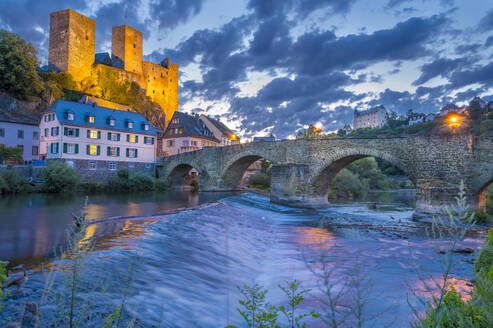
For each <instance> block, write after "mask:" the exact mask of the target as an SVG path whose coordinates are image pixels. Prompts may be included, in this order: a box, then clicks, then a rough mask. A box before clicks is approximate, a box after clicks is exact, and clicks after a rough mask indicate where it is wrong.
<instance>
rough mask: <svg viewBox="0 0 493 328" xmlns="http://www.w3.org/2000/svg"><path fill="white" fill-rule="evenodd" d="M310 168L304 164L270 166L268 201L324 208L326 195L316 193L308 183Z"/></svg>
mask: <svg viewBox="0 0 493 328" xmlns="http://www.w3.org/2000/svg"><path fill="white" fill-rule="evenodd" d="M310 177H311V176H310V168H309V166H308V165H305V164H284V165H273V166H272V177H271V185H270V201H271V202H273V203H276V204H281V205H287V206H292V207H306V208H324V207H327V206H329V203H328V201H327V195H317V194H315V193H314V192H313V188H312V186H311V185H310Z"/></svg>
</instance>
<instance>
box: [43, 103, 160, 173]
mask: <svg viewBox="0 0 493 328" xmlns="http://www.w3.org/2000/svg"><path fill="white" fill-rule="evenodd" d="M39 128H40V132H41V142H40V154H41V155H42V157H43V158H44V159H48V160H50V159H60V160H63V161H65V162H66V163H68V164H69V165H72V166H73V167H75V168H76V169H77V170H78V171H79V172H80V173H81V174H82V175H83V176H84V177H86V178H87V177H104V176H107V175H108V174H112V173H116V171H117V170H118V169H119V168H121V167H126V168H129V169H130V170H138V171H148V172H149V173H153V172H154V171H153V170H154V162H155V158H156V151H155V147H156V131H155V129H154V127H153V126H152V125H151V124H150V123H149V122H148V121H147V120H146V119H145V118H144V117H143V116H142V115H140V114H138V113H133V112H126V111H121V110H114V109H109V108H104V107H98V106H97V105H96V104H93V105H86V104H80V103H76V102H70V101H64V100H58V101H57V102H56V103H55V104H53V105H52V106H51V107H50V108H49V109H47V110H46V112H45V113H44V115H43V117H42V118H41V123H40V125H39Z"/></svg>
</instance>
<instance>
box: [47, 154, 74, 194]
mask: <svg viewBox="0 0 493 328" xmlns="http://www.w3.org/2000/svg"><path fill="white" fill-rule="evenodd" d="M40 176H41V178H42V179H43V180H44V181H45V182H44V183H43V185H42V186H41V191H43V192H50V193H57V192H65V191H71V190H74V189H75V187H76V186H77V184H78V183H79V179H80V178H79V174H78V173H77V171H76V170H75V169H74V168H73V167H71V166H70V165H68V164H66V163H64V162H61V161H51V162H49V163H48V165H47V166H46V167H45V168H43V170H42V171H41V175H40Z"/></svg>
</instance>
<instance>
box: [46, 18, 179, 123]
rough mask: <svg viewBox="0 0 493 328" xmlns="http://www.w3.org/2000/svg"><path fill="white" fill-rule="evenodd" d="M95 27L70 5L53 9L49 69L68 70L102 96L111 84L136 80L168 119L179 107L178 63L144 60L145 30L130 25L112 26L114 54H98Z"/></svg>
mask: <svg viewBox="0 0 493 328" xmlns="http://www.w3.org/2000/svg"><path fill="white" fill-rule="evenodd" d="M95 27H96V22H95V21H94V20H92V19H90V18H88V17H85V16H83V15H81V14H79V13H76V12H75V11H73V10H70V9H67V10H62V11H58V12H54V13H51V14H50V52H49V58H48V59H49V69H52V70H57V71H62V72H68V73H70V74H72V77H73V78H74V80H75V81H76V82H78V83H81V82H82V81H83V80H86V81H89V82H90V83H86V85H92V86H95V87H94V88H91V89H90V90H89V91H86V92H88V93H90V94H93V95H96V96H100V97H102V96H103V95H102V93H101V90H103V89H108V87H110V85H109V84H113V85H114V84H116V83H124V82H135V83H137V84H139V86H140V87H141V88H142V89H145V93H146V95H147V96H149V97H150V98H151V100H152V101H153V102H155V103H157V104H158V105H159V106H160V107H161V108H162V110H163V111H164V112H165V114H166V120H167V121H169V120H170V119H171V117H173V114H174V113H175V111H177V110H178V107H179V103H178V71H179V66H178V65H176V64H172V63H171V62H170V61H169V58H166V59H164V60H163V61H162V62H161V63H160V64H155V63H151V62H148V61H143V34H142V32H140V31H138V30H136V29H134V28H133V27H130V26H127V25H121V26H116V27H114V28H113V29H112V40H111V41H112V45H111V52H112V54H111V55H110V54H108V53H100V54H95V51H94V48H95ZM108 77H111V78H108ZM108 80H109V81H108ZM97 87H99V89H98V88H97ZM98 90H99V91H98ZM115 109H117V108H115Z"/></svg>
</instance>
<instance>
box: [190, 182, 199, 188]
mask: <svg viewBox="0 0 493 328" xmlns="http://www.w3.org/2000/svg"><path fill="white" fill-rule="evenodd" d="M190 186H192V187H193V190H195V191H198V190H199V182H198V181H197V180H192V182H190Z"/></svg>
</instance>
